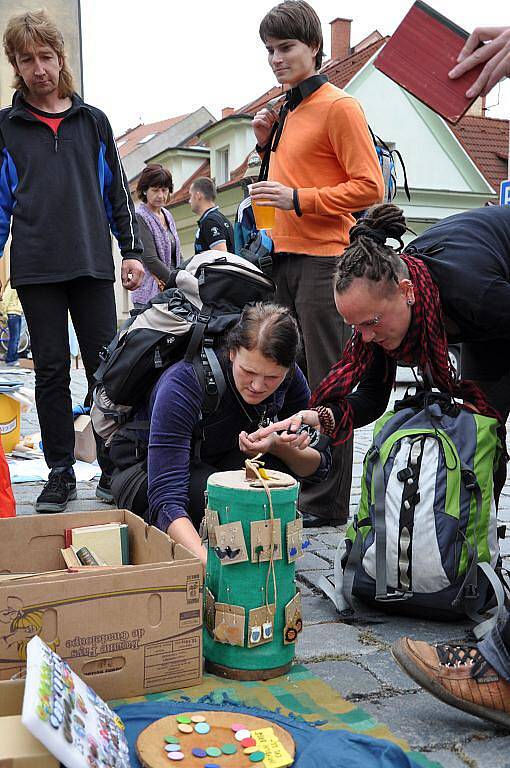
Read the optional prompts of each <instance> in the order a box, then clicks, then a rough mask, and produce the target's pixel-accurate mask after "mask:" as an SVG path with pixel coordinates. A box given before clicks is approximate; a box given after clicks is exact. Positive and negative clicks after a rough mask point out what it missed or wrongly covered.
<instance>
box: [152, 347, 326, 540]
mask: <svg viewBox="0 0 510 768" xmlns="http://www.w3.org/2000/svg"><path fill="white" fill-rule="evenodd" d="M223 367H224V370H225V373H226V380H227V390H226V392H225V394H224V395H223V397H222V399H221V402H220V404H219V406H218V409H217V410H216V412H215V413H214V414H211V415H208V416H206V417H205V418H204V419H203V421H202V429H203V434H204V439H203V442H202V445H201V451H200V455H201V460H202V461H204V462H206V463H207V464H211V465H212V466H215V465H216V463H217V462H218V461H219V460H220V459H221V456H222V455H223V454H226V453H229V452H230V451H232V450H233V449H235V448H236V446H237V445H238V438H239V433H240V432H241V431H243V430H246V431H252V430H253V429H256V428H257V426H258V422H259V421H260V419H261V418H262V417H264V416H266V417H268V418H270V419H274V418H275V417H276V416H278V417H279V418H286V417H287V416H290V415H292V414H293V413H296V411H299V410H300V409H302V408H306V406H307V404H308V401H309V398H310V390H309V388H308V384H307V382H306V379H305V377H304V375H303V373H302V372H301V370H300V369H299V368H298V367H297V366H296V368H295V370H294V371H293V373H292V375H289V376H287V377H286V379H285V380H284V382H283V383H282V384H281V385H280V386H279V387H278V389H277V390H276V391H275V392H274V393H273V394H272V395H271V396H270V397H269V398H267V399H266V400H264V402H263V403H261V404H260V405H258V406H249V405H248V404H247V403H245V402H244V401H243V400H242V398H241V396H240V395H239V394H238V393H237V391H236V390H235V386H234V384H233V380H232V374H231V369H230V363H228V362H224V363H223ZM203 402H204V392H203V389H202V387H201V385H200V383H199V381H198V378H197V375H196V373H195V369H194V368H193V365H191V364H190V363H185V362H179V363H176V364H175V365H173V366H172V367H171V368H169V369H168V370H166V371H165V372H164V373H163V374H162V376H161V378H160V379H159V381H158V383H157V384H156V386H155V387H154V390H153V392H152V395H151V398H150V401H149V417H150V425H151V426H150V435H149V451H148V459H147V469H148V476H149V486H148V497H149V509H150V514H151V519H155V520H156V521H157V526H158V528H160V529H161V530H164V531H166V530H167V528H168V526H169V525H170V523H172V522H173V521H174V520H177V519H178V518H180V517H187V516H188V514H187V509H188V503H189V496H188V489H189V476H190V461H191V453H192V443H193V433H194V430H195V428H196V427H197V425H198V424H199V422H200V419H201V411H202V407H203ZM329 467H330V454H329V449H327V450H326V451H325V452H323V453H321V463H320V466H319V467H318V469H317V470H316V472H315V473H314V474H313V475H312V476H311V477H310V478H308V479H311V480H322V479H323V478H324V477H326V476H327V474H328V472H329Z"/></svg>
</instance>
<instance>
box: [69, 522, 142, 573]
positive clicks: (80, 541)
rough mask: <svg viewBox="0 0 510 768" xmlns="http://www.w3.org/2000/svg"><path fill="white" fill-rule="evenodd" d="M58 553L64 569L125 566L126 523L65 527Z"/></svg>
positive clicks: (126, 552) (126, 547)
mask: <svg viewBox="0 0 510 768" xmlns="http://www.w3.org/2000/svg"><path fill="white" fill-rule="evenodd" d="M64 541H65V545H66V548H65V549H62V550H61V552H62V556H63V558H64V560H65V563H66V565H67V567H68V568H73V567H81V566H83V565H86V566H90V565H94V566H117V565H129V537H128V526H127V524H126V523H106V524H105V525H87V526H83V527H81V528H66V530H65V533H64Z"/></svg>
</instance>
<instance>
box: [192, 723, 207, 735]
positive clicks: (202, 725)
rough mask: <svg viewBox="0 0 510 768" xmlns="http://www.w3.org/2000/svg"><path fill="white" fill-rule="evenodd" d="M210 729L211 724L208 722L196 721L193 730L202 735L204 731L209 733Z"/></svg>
mask: <svg viewBox="0 0 510 768" xmlns="http://www.w3.org/2000/svg"><path fill="white" fill-rule="evenodd" d="M210 730H211V726H210V725H209V723H197V724H196V725H195V731H196V732H197V733H200V734H202V735H203V734H205V733H209V731H210Z"/></svg>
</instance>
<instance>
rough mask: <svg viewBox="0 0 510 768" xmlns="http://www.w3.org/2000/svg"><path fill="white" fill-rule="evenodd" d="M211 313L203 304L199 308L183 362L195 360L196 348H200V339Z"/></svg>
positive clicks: (210, 309)
mask: <svg viewBox="0 0 510 768" xmlns="http://www.w3.org/2000/svg"><path fill="white" fill-rule="evenodd" d="M211 314H212V308H211V307H208V306H206V305H205V304H203V305H202V309H201V310H200V312H199V315H198V317H197V319H196V322H195V327H194V328H193V332H192V334H191V339H190V340H189V344H188V348H187V350H186V354H185V355H184V362H186V363H193V361H194V360H195V357H196V356H197V354H198V350H199V349H200V345H201V344H202V339H203V338H204V333H205V329H206V327H207V323H208V322H209V320H210V319H211Z"/></svg>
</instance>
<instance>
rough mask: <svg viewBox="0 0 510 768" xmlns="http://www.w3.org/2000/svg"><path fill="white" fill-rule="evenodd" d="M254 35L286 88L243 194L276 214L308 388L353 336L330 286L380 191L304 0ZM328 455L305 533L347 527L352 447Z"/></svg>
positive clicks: (362, 129)
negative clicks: (358, 222) (264, 174)
mask: <svg viewBox="0 0 510 768" xmlns="http://www.w3.org/2000/svg"><path fill="white" fill-rule="evenodd" d="M259 32H260V37H261V39H262V41H263V43H264V44H265V46H266V49H267V53H268V60H269V66H270V67H271V69H272V70H273V72H274V74H275V76H276V79H277V80H278V83H280V84H281V85H283V86H285V87H287V88H289V90H287V92H286V96H285V103H284V106H283V108H282V110H281V111H280V115H279V117H278V116H277V115H276V114H275V112H274V110H273V109H267V108H263V109H261V110H260V111H259V112H258V113H257V114H256V115H255V118H254V120H253V130H254V132H255V137H256V139H257V149H258V150H259V152H260V154H261V155H264V154H265V153H267V152H270V156H269V177H268V181H264V182H258V183H256V184H253V185H252V186H251V188H250V194H251V197H252V200H253V201H254V202H256V203H260V205H264V204H265V205H272V206H275V208H276V218H275V224H274V227H273V228H272V231H271V236H272V238H273V241H274V251H275V253H274V259H273V278H274V280H275V282H276V286H277V293H276V300H277V301H278V303H280V304H284V305H285V306H288V307H290V309H291V310H292V312H293V313H294V315H295V317H296V318H297V321H298V324H299V328H300V330H301V334H302V336H303V345H304V359H305V368H306V376H307V378H308V381H309V383H310V386H311V387H312V389H313V388H314V387H316V386H317V385H318V383H319V382H320V380H321V379H322V378H323V377H324V376H325V375H326V373H327V371H328V370H329V368H330V367H331V365H332V364H333V363H334V362H335V360H337V359H338V355H339V351H340V350H341V349H342V347H343V346H344V345H345V343H346V342H347V339H348V338H349V336H350V333H351V329H350V327H349V326H348V325H346V324H345V323H344V322H343V321H342V319H341V318H340V316H339V315H338V313H337V311H336V308H335V302H334V298H333V289H332V281H333V273H334V271H335V266H336V262H337V259H338V257H341V256H342V253H343V251H344V248H345V247H346V245H347V244H348V242H349V229H350V228H351V226H352V225H353V224H354V221H355V219H354V217H353V215H352V214H353V212H356V211H360V210H363V209H365V208H367V207H368V206H370V205H372V204H373V203H376V202H379V201H381V200H382V198H383V194H384V183H383V178H382V174H381V169H380V167H379V162H378V160H377V156H376V152H375V149H374V144H373V141H372V138H371V136H370V133H369V130H368V126H367V122H366V120H365V116H364V114H363V110H362V109H361V107H360V105H359V103H358V102H357V101H356V99H354V98H353V97H352V96H349V95H348V94H347V93H345V92H344V91H342V90H340V89H339V88H336V87H335V86H334V85H332V84H331V83H328V81H327V80H328V79H327V77H326V75H319V74H318V72H319V70H320V68H321V63H322V58H323V55H324V51H323V42H322V28H321V23H320V19H319V17H318V16H317V14H316V13H315V11H314V10H313V8H311V7H310V6H309V5H308V3H306V2H304V0H287V1H286V2H283V3H280V4H279V5H277V6H275V7H274V8H273V9H272V10H271V11H269V13H268V14H267V15H266V16H265V17H264V18H263V19H262V23H261V25H260V30H259ZM277 121H278V130H277V131H276V134H274V130H275V123H276V122H277ZM273 137H274V138H273ZM332 456H333V467H332V471H331V473H330V476H329V479H328V480H327V481H326V482H323V483H321V484H320V485H317V486H315V487H313V488H310V489H309V490H307V491H304V492H303V493H302V494H301V497H300V509H301V510H302V511H303V524H304V526H305V527H309V526H314V525H338V524H340V523H343V522H345V521H346V520H347V517H348V514H349V496H350V489H351V473H352V440H350V439H349V440H346V441H345V442H344V443H343V444H342V445H339V446H336V447H335V448H334V449H333V454H332Z"/></svg>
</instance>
